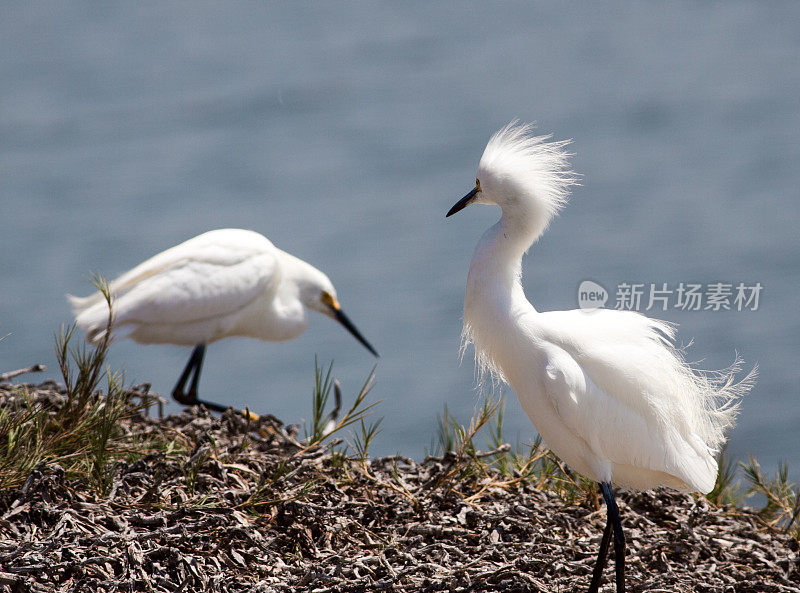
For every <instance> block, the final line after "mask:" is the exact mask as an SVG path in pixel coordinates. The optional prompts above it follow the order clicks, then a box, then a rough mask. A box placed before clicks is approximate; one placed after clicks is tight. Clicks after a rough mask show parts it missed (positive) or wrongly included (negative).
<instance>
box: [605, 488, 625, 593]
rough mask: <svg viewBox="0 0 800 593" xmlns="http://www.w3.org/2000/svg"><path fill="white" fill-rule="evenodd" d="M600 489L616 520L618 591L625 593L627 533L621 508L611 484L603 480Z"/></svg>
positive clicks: (615, 550)
mask: <svg viewBox="0 0 800 593" xmlns="http://www.w3.org/2000/svg"><path fill="white" fill-rule="evenodd" d="M600 490H602V492H603V499H604V500H605V501H606V507H607V509H608V520H609V521H613V522H614V564H615V566H616V576H617V593H625V534H624V533H623V532H622V520H621V519H620V517H619V508H618V507H617V500H616V499H615V498H614V489H613V488H612V487H611V484H610V483H608V482H601V483H600Z"/></svg>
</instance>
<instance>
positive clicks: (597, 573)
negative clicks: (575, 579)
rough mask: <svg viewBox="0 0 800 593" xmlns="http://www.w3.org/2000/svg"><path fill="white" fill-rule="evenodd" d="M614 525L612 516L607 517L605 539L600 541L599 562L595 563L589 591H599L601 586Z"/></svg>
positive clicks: (591, 592)
mask: <svg viewBox="0 0 800 593" xmlns="http://www.w3.org/2000/svg"><path fill="white" fill-rule="evenodd" d="M612 529H613V525H612V523H611V517H608V518H607V519H606V526H605V529H603V539H602V540H601V542H600V553H599V554H598V555H597V562H595V565H594V571H593V572H592V583H591V584H590V585H589V593H597V590H598V589H599V588H600V580H601V579H602V578H603V569H604V568H605V567H606V561H607V560H608V545H609V544H610V543H611V530H612Z"/></svg>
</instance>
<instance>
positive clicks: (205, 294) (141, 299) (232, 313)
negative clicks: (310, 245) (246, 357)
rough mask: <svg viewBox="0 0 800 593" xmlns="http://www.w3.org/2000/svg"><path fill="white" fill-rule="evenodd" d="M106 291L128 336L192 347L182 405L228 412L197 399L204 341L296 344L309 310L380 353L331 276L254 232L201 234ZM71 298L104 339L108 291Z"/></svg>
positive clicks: (78, 314) (85, 325) (90, 335)
mask: <svg viewBox="0 0 800 593" xmlns="http://www.w3.org/2000/svg"><path fill="white" fill-rule="evenodd" d="M109 292H110V293H111V295H112V297H113V300H112V310H113V314H114V327H115V328H122V329H127V330H128V333H127V337H129V338H131V339H133V340H134V341H136V342H139V343H141V344H176V345H180V346H194V350H193V351H192V355H191V357H190V358H189V362H188V364H187V365H186V368H185V369H184V371H183V373H182V374H181V376H180V379H179V380H178V383H177V384H176V385H175V389H174V390H173V392H172V396H173V397H174V398H175V399H176V400H177V401H178V402H180V403H182V404H185V405H193V404H198V403H202V404H204V405H205V406H207V407H208V408H211V409H213V410H216V411H219V412H222V411H224V410H225V409H226V407H225V406H222V405H220V404H216V403H213V402H208V401H203V400H199V399H198V397H197V385H198V382H199V380H200V370H201V368H202V366H203V356H204V354H205V349H206V345H207V344H210V343H212V342H216V341H217V340H221V339H222V338H227V337H232V336H244V337H251V338H259V339H261V340H267V341H272V342H280V341H284V340H291V339H294V338H296V337H297V336H299V335H300V334H301V333H303V332H304V331H305V329H306V328H307V327H308V323H309V316H308V312H309V311H316V312H318V313H322V314H323V315H325V316H327V317H330V318H331V319H334V320H336V321H338V322H339V323H340V324H341V325H342V326H344V327H345V329H347V331H349V332H350V333H351V334H352V335H353V337H355V338H356V340H358V341H359V342H361V344H363V345H364V347H365V348H366V349H367V350H369V351H370V352H371V353H372V354H374V355H375V356H378V353H377V352H376V351H375V349H374V348H373V347H372V346H371V345H370V343H369V342H367V340H366V339H365V338H364V336H362V335H361V333H360V332H359V331H358V329H356V326H355V325H353V323H352V322H351V321H350V319H349V318H348V317H347V316H346V315H345V314H344V311H342V308H341V306H340V305H339V301H338V300H337V298H336V289H335V288H334V287H333V284H332V283H331V281H330V280H329V279H328V277H327V276H326V275H325V274H323V273H322V272H320V271H319V270H318V269H316V268H315V267H313V266H312V265H310V264H308V263H306V262H304V261H303V260H301V259H298V258H297V257H295V256H293V255H291V254H289V253H286V252H285V251H281V250H280V249H278V248H277V247H275V246H274V245H273V244H272V243H271V242H270V241H269V239H267V238H266V237H264V236H263V235H260V234H258V233H256V232H254V231H247V230H242V229H220V230H216V231H209V232H207V233H203V234H202V235H199V236H197V237H194V238H193V239H189V240H188V241H185V242H183V243H181V244H180V245H177V246H175V247H173V248H171V249H167V250H166V251H164V252H162V253H159V254H158V255H155V256H153V257H151V258H150V259H148V260H147V261H145V262H143V263H141V264H139V265H138V266H136V267H135V268H133V269H132V270H130V271H129V272H127V273H125V274H123V275H122V276H120V277H119V278H117V279H116V280H114V281H113V282H111V283H110V284H109ZM69 300H70V301H71V303H72V307H73V312H74V314H75V322H76V324H77V325H78V327H80V328H81V329H83V330H85V331H86V339H87V340H89V341H90V342H98V341H99V340H101V339H102V337H103V335H104V334H105V331H106V326H107V320H108V314H109V311H108V303H107V302H106V300H105V298H104V296H103V294H102V293H100V292H96V293H95V294H93V295H91V296H88V297H85V298H78V297H73V296H70V297H69ZM190 379H191V382H190V385H189V389H188V391H187V390H186V383H187V382H189V381H190Z"/></svg>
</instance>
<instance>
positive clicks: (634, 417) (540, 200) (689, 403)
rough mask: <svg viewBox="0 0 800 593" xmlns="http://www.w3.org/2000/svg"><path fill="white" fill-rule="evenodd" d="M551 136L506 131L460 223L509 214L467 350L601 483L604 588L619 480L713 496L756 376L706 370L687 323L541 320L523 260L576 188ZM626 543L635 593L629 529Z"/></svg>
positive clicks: (473, 292) (480, 283) (471, 295)
mask: <svg viewBox="0 0 800 593" xmlns="http://www.w3.org/2000/svg"><path fill="white" fill-rule="evenodd" d="M548 139H549V137H536V136H533V135H532V134H531V128H530V127H529V126H520V125H516V124H513V123H512V124H509V125H508V126H506V127H505V128H503V129H502V130H500V131H499V132H497V133H496V134H495V135H494V136H493V137H492V138H491V140H490V141H489V143H488V145H487V146H486V149H485V151H484V153H483V156H482V158H481V161H480V164H479V167H478V173H477V179H476V187H475V189H473V190H472V191H471V192H470V193H469V194H467V195H466V196H465V197H464V198H463V199H462V200H461V201H459V202H458V203H457V204H456V205H455V206H453V208H452V209H451V210H450V212H448V216H450V215H451V214H454V213H455V212H458V211H459V210H461V209H462V208H464V207H466V206H467V205H469V204H472V203H480V204H492V205H497V206H500V208H501V209H502V216H501V218H500V220H499V221H498V222H497V223H496V224H495V225H494V226H492V227H491V228H490V229H489V230H488V231H487V232H486V233H485V234H484V235H483V237H482V239H481V240H480V242H479V243H478V246H477V248H476V249H475V253H474V255H473V257H472V262H471V264H470V269H469V276H468V279H467V288H466V295H465V299H464V332H463V337H464V346H465V347H466V346H467V345H468V344H469V343H471V344H472V345H473V347H474V349H475V359H476V366H477V368H478V370H479V373H480V374H481V376H482V377H483V378H485V377H486V376H487V375H491V376H493V377H494V378H496V379H499V380H502V381H506V382H507V383H508V384H510V386H511V387H512V388H513V389H514V391H515V392H516V393H517V396H518V397H519V400H520V403H521V405H522V408H523V409H524V410H525V412H526V413H527V415H528V417H529V418H530V420H531V422H532V423H533V424H534V426H535V428H536V430H537V431H538V432H539V434H540V435H541V436H542V438H543V440H544V441H545V443H546V444H547V445H548V446H549V447H550V449H552V450H553V451H554V452H555V453H556V454H557V455H558V456H559V457H560V458H561V459H562V460H563V461H564V462H566V463H567V464H568V465H569V466H570V467H571V468H572V469H574V470H575V471H577V472H579V473H581V474H583V475H585V476H586V477H588V478H590V479H592V480H596V481H597V482H599V483H600V484H601V490H602V491H603V496H604V498H605V499H606V503H607V505H608V507H609V523H608V526H607V528H606V533H604V538H603V543H602V544H601V556H600V557H598V564H597V567H596V570H595V576H594V578H593V581H592V586H591V587H590V591H596V590H597V587H598V586H599V579H600V572H601V571H602V562H601V558H602V560H603V561H604V560H605V554H606V552H607V546H608V541H609V538H610V535H611V529H612V519H613V517H612V514H613V513H616V503H615V502H614V500H613V490H611V484H612V483H614V484H618V485H621V486H625V487H630V488H636V489H648V488H653V487H655V486H658V485H662V484H663V485H666V486H670V487H672V488H675V489H678V490H684V491H699V492H702V493H707V492H710V491H711V490H712V489H713V488H714V484H715V481H716V476H717V462H716V460H715V455H716V454H717V453H718V452H719V449H720V447H721V445H722V444H723V442H724V438H725V431H726V430H727V429H729V428H731V427H732V426H733V424H734V420H735V417H736V413H737V409H738V401H737V400H738V398H739V397H740V396H741V395H743V394H744V393H745V392H746V391H747V390H748V389H749V388H750V385H751V380H752V377H753V374H752V373H751V374H750V375H748V376H747V377H746V378H745V379H744V380H742V381H740V382H738V383H736V382H735V381H734V379H733V375H734V374H735V372H736V371H738V369H739V361H738V360H737V362H736V363H734V365H733V366H732V367H731V368H730V369H727V370H726V371H721V372H715V373H703V372H699V371H694V370H693V369H692V368H691V367H690V366H689V365H688V364H687V363H686V362H685V361H684V358H683V356H682V354H681V352H680V351H679V350H677V349H676V348H674V347H673V345H672V339H673V338H674V326H673V325H671V324H668V323H666V322H663V321H658V320H653V319H648V318H647V317H645V316H644V315H641V314H639V313H636V312H633V311H617V310H608V309H590V310H572V311H552V312H538V311H536V309H535V308H534V307H533V305H532V304H531V303H530V302H529V301H528V299H527V298H526V297H525V294H524V291H523V289H522V284H521V261H522V256H523V255H524V253H525V252H526V251H527V250H528V249H529V247H530V246H531V245H532V244H533V243H534V242H535V241H536V240H537V239H538V238H539V237H540V236H541V235H542V233H543V232H544V230H545V229H546V228H547V226H548V224H549V223H550V221H551V220H552V218H553V217H554V216H555V214H556V213H557V212H558V211H559V210H560V209H561V208H562V207H563V205H564V204H565V203H566V199H567V195H568V189H569V186H570V185H572V184H574V182H575V176H574V174H572V173H571V171H570V170H569V167H568V163H567V156H568V155H567V154H566V152H565V144H566V143H565V142H548ZM612 505H613V506H612ZM614 535H615V550H616V554H617V556H616V559H617V589H618V591H622V589H623V588H624V576H623V574H624V537H623V536H622V529H621V524H619V523H618V519H617V524H616V525H614Z"/></svg>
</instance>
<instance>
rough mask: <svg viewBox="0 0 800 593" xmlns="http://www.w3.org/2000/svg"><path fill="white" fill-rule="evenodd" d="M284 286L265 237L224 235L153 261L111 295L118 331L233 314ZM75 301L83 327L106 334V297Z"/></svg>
mask: <svg viewBox="0 0 800 593" xmlns="http://www.w3.org/2000/svg"><path fill="white" fill-rule="evenodd" d="M279 282H280V263H279V260H278V256H277V249H276V248H275V247H274V246H273V245H272V243H271V242H270V241H269V240H268V239H267V238H266V237H264V236H263V235H260V234H258V233H255V232H253V231H246V230H240V229H221V230H216V231H210V232H208V233H204V234H202V235H199V236H197V237H194V238H193V239H189V240H188V241H185V242H184V243H181V244H180V245H177V246H175V247H172V248H171V249H167V250H166V251H164V252H162V253H159V254H158V255H155V256H153V257H152V258H150V259H148V260H147V261H145V262H143V263H141V264H139V265H138V266H136V267H135V268H133V269H132V270H130V271H129V272H126V273H125V274H123V275H122V276H120V277H119V278H117V279H116V280H114V281H113V282H111V283H110V289H111V293H112V295H113V296H114V312H115V316H116V323H117V325H125V324H129V323H143V324H159V323H186V322H192V321H197V320H201V319H206V318H209V317H214V316H220V315H227V314H231V313H234V312H236V311H237V310H240V309H242V308H243V307H245V306H246V305H247V304H249V303H251V302H252V301H253V300H254V299H255V298H257V297H259V296H260V295H264V294H269V293H270V292H271V291H273V290H274V289H275V287H276V286H277V285H278V283H279ZM70 300H71V301H72V305H73V309H74V311H75V314H76V321H77V324H78V326H79V327H81V328H83V329H85V330H87V332H88V333H90V334H92V335H96V334H95V332H97V331H101V329H102V327H104V326H105V322H106V318H107V316H108V308H107V306H106V303H105V301H104V299H103V297H102V295H101V294H100V293H95V294H93V295H90V296H88V297H86V298H75V297H71V299H70ZM97 335H99V334H97Z"/></svg>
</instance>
